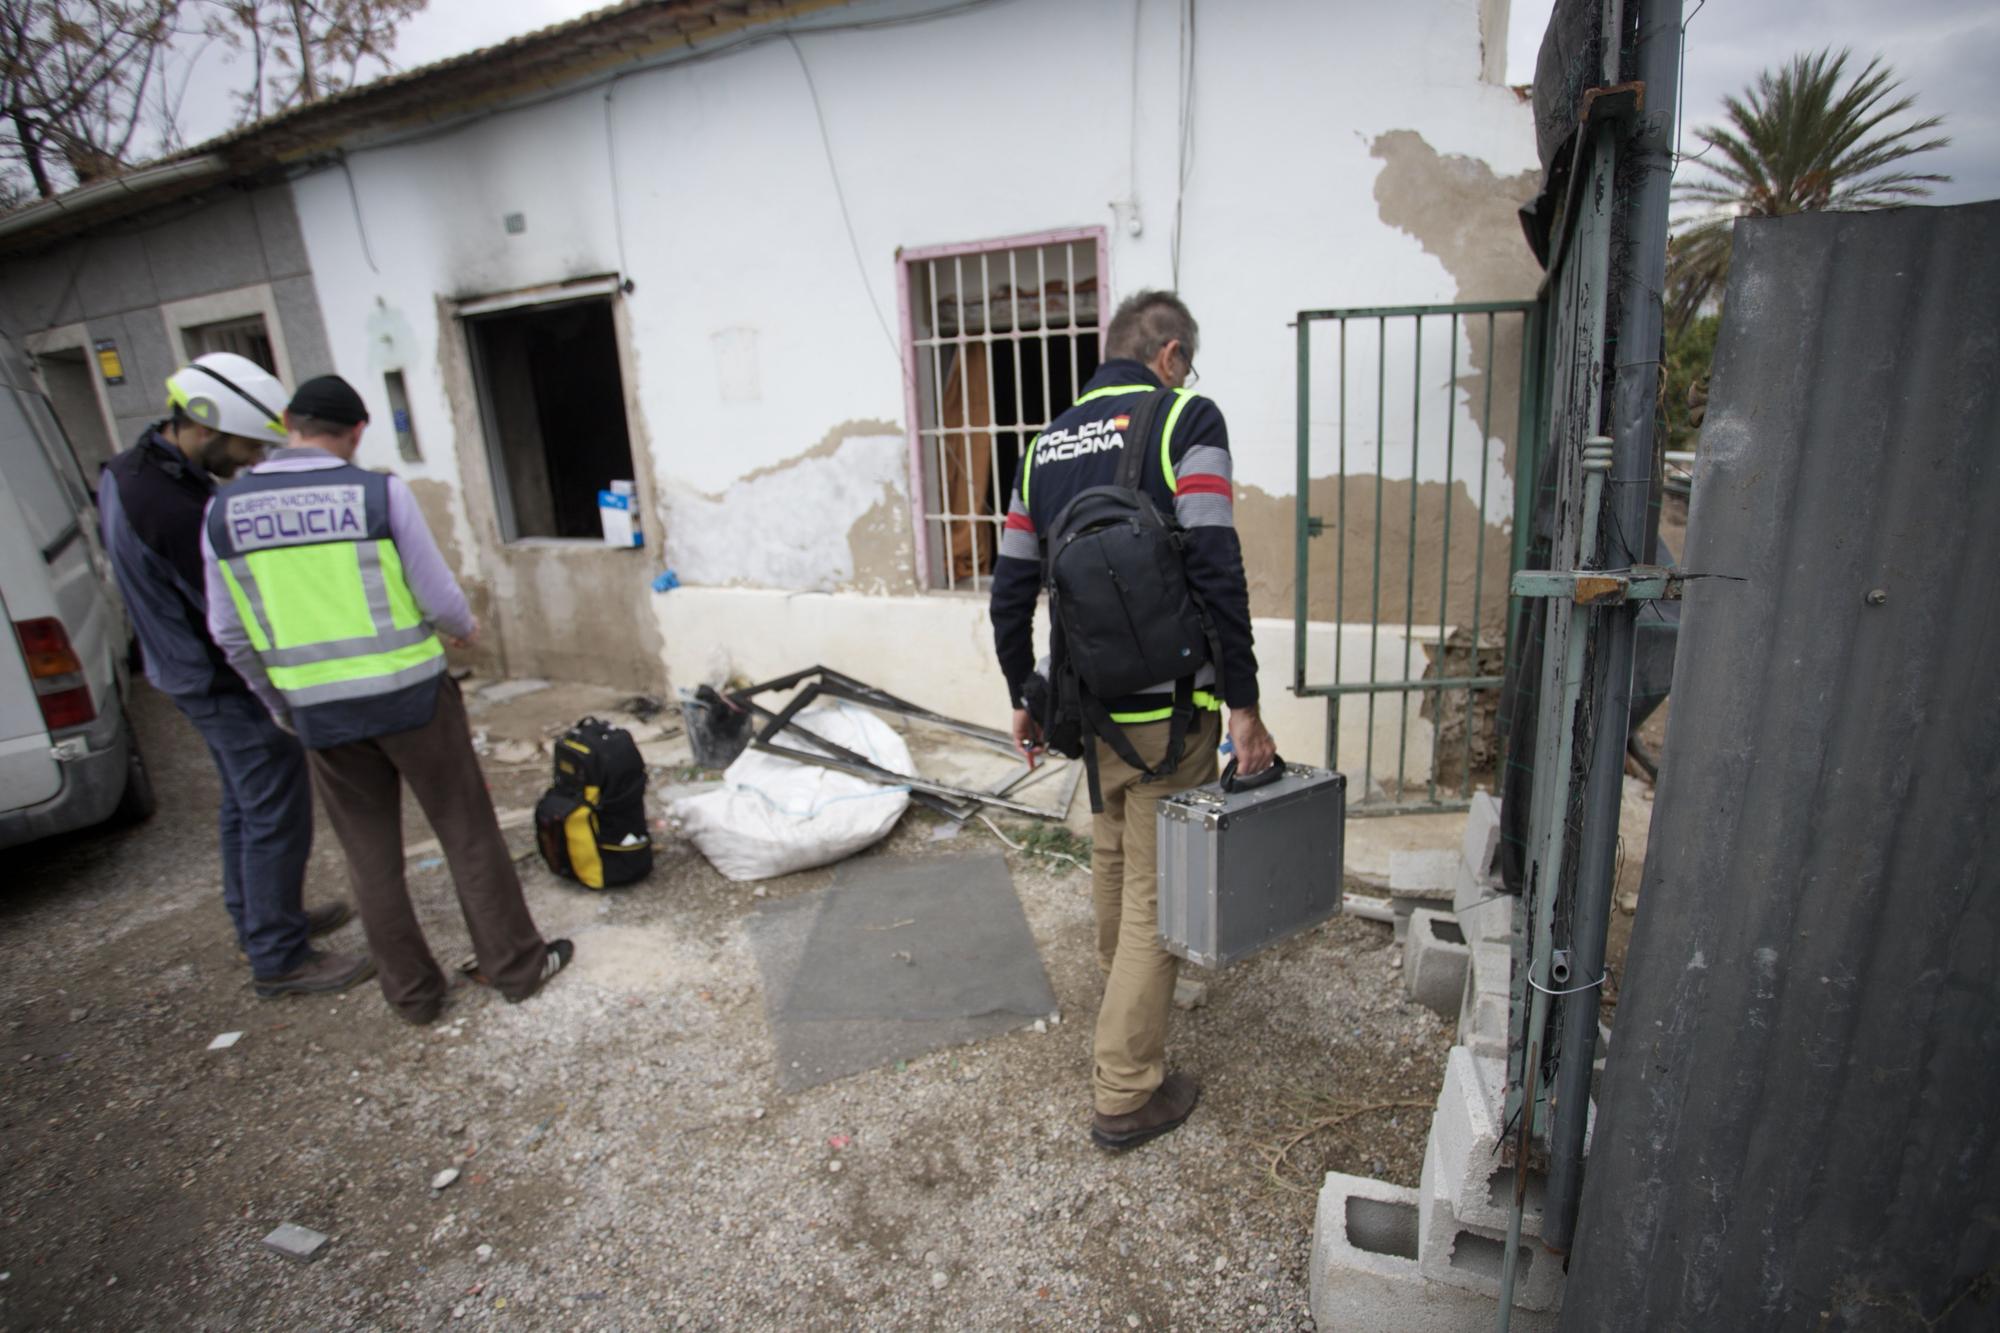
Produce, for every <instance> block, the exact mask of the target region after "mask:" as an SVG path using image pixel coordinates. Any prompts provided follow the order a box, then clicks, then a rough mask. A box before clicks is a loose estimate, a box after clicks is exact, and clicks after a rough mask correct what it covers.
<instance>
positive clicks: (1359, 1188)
mask: <svg viewBox="0 0 2000 1333" xmlns="http://www.w3.org/2000/svg"><path fill="white" fill-rule="evenodd" d="M1421 1211H1422V1210H1421V1208H1420V1206H1419V1202H1418V1194H1417V1191H1415V1190H1412V1189H1408V1188H1406V1187H1404V1186H1401V1185H1390V1184H1387V1183H1385V1182H1383V1181H1380V1180H1364V1179H1362V1178H1361V1177H1359V1176H1344V1175H1338V1174H1333V1175H1329V1176H1327V1178H1326V1184H1325V1185H1324V1186H1323V1187H1322V1188H1321V1190H1320V1195H1319V1209H1318V1212H1317V1214H1316V1216H1315V1218H1314V1223H1313V1250H1312V1261H1311V1272H1310V1274H1309V1283H1310V1287H1311V1299H1312V1316H1313V1322H1314V1323H1315V1324H1316V1325H1317V1326H1318V1328H1319V1330H1320V1333H1380V1330H1385V1329H1386V1330H1396V1331H1397V1333H1484V1330H1486V1329H1490V1328H1492V1327H1493V1323H1494V1315H1495V1312H1496V1303H1495V1301H1494V1300H1492V1299H1491V1298H1488V1297H1483V1296H1480V1295H1478V1294H1477V1293H1475V1292H1472V1291H1468V1290H1466V1289H1464V1288H1463V1287H1460V1286H1455V1285H1448V1284H1440V1283H1436V1282H1431V1281H1428V1280H1426V1279H1425V1278H1424V1276H1423V1274H1422V1272H1421V1270H1420V1268H1419V1267H1418V1262H1417V1258H1416V1255H1417V1245H1418V1237H1419V1234H1420V1233H1419V1230H1418V1226H1419V1223H1420V1221H1421ZM1513 1327H1515V1328H1517V1329H1522V1330H1526V1331H1527V1333H1544V1331H1545V1330H1551V1329H1553V1328H1554V1327H1555V1320H1554V1318H1553V1317H1552V1316H1550V1315H1548V1314H1545V1313H1542V1312H1539V1311H1532V1310H1523V1309H1520V1308H1519V1307H1518V1305H1517V1308H1516V1310H1515V1316H1514V1320H1513Z"/></svg>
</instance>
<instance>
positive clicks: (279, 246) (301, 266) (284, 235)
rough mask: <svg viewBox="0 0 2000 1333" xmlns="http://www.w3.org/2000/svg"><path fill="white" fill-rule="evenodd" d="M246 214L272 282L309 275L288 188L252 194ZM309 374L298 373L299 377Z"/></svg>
mask: <svg viewBox="0 0 2000 1333" xmlns="http://www.w3.org/2000/svg"><path fill="white" fill-rule="evenodd" d="M250 211H251V213H252V215H253V216H254V217H255V218H256V221H257V238H258V240H260V241H262V242H263V245H264V270H265V272H267V273H269V274H270V275H271V277H272V279H273V280H276V279H278V278H289V277H296V276H300V275H303V274H309V273H311V272H312V260H311V259H309V258H308V257H307V255H306V242H305V237H304V236H303V235H302V234H301V233H300V231H299V213H298V209H297V208H296V207H294V206H293V200H292V191H291V187H290V186H285V185H281V186H276V187H273V188H270V189H263V190H257V191H254V192H253V193H252V194H251V195H250ZM307 373H310V372H301V377H302V378H303V376H304V375H305V374H307Z"/></svg>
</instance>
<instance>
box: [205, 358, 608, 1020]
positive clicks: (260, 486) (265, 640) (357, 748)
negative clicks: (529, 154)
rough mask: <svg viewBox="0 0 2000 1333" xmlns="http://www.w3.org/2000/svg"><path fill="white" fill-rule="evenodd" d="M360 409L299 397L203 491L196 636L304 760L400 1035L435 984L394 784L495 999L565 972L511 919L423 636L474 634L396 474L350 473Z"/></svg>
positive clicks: (438, 666)
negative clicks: (202, 588)
mask: <svg viewBox="0 0 2000 1333" xmlns="http://www.w3.org/2000/svg"><path fill="white" fill-rule="evenodd" d="M367 424H368V411H367V408H366V406H365V405H364V404H363V402H362V400H361V396H360V395H359V394H358V393H356V392H355V391H354V388H353V387H352V386H351V385H349V384H348V383H347V381H345V380H343V379H341V378H340V377H338V376H335V375H323V376H321V377H320V378H318V379H315V380H310V381H308V382H307V383H305V384H303V385H301V386H300V387H299V391H298V392H297V393H296V394H295V395H294V396H293V398H292V401H291V405H290V407H289V408H287V410H286V412H285V426H286V429H287V431H288V433H289V439H290V445H291V447H289V448H286V449H282V450H279V451H278V452H277V453H275V454H274V455H273V456H272V457H271V458H270V459H269V460H268V461H266V462H264V463H262V464H260V465H259V466H257V467H255V468H253V469H252V470H251V471H250V472H249V474H248V475H246V476H244V477H242V478H241V479H239V480H237V481H235V482H233V483H232V484H230V485H229V486H226V487H224V488H223V489H222V490H221V491H219V492H217V494H216V497H215V499H214V501H213V502H212V503H211V504H210V506H209V510H208V519H207V525H206V529H205V531H204V533H203V538H202V543H203V554H204V557H205V561H206V573H207V583H208V615H209V628H210V630H211V631H212V632H213V634H214V636H215V641H216V643H217V644H218V645H220V646H221V647H222V649H223V651H224V652H225V653H227V654H228V657H229V661H230V663H231V665H233V666H235V668H236V669H237V671H238V672H239V673H241V674H242V676H243V678H244V679H245V680H246V681H248V682H249V684H250V687H251V689H252V690H254V691H255V692H256V693H257V695H258V697H259V698H261V699H262V700H263V701H264V703H265V706H266V707H268V708H269V709H270V710H271V714H272V716H273V717H274V718H276V719H277V720H278V722H279V724H280V725H281V726H285V727H288V728H290V729H291V730H293V731H295V732H297V733H298V737H299V740H300V741H301V742H302V743H303V744H304V745H305V747H306V751H307V758H308V761H309V763H310V766H311V769H312V775H313V782H314V785H315V786H316V787H317V788H318V789H319V794H320V799H321V801H322V802H323V803H324V804H325V806H326V811H327V816H328V818H329V819H330V820H331V821H332V823H333V828H334V832H335V833H336V834H337V835H338V836H339V838H340V842H341V846H342V848H343V849H344V850H345V851H346V853H347V865H348V872H349V875H350V877H351V878H352V881H353V886H354V898H355V902H356V904H357V906H358V907H359V908H360V913H361V925H362V929H363V930H364V931H365V932H366V934H367V936H368V944H369V948H370V951H371V952H372V953H373V954H374V958H375V964H376V967H377V969H378V972H379V975H380V978H381V983H382V993H383V995H384V996H385V997H386V998H387V1000H388V1001H389V1004H390V1006H391V1007H392V1008H394V1009H395V1010H396V1012H397V1013H398V1014H400V1015H401V1016H402V1017H403V1018H405V1019H408V1020H409V1021H410V1022H412V1023H418V1024H423V1023H429V1022H431V1021H432V1020H433V1019H435V1018H436V1017H437V1015H438V1013H439V1011H440V1009H441V1008H442V1007H443V1004H444V1000H445V993H446V987H447V982H446V978H445V975H444V973H443V971H442V970H441V969H440V968H439V967H438V965H437V961H436V959H434V958H433V957H432V956H431V952H430V949H429V947H428V946H427V945H426V944H425V942H424V936H423V930H422V928H421V927H420V926H419V925H418V923H417V917H416V912H415V910H414V909H413V908H412V906H411V903H410V895H409V889H408V887H407V885H406V884H405V882H404V878H403V834H402V784H403V782H404V781H406V780H407V781H408V782H409V784H410V788H411V790H412V791H413V792H414V793H415V795H416V797H417V801H418V803H419V804H420V805H421V806H422V807H423V810H424V814H425V816H426V817H427V818H428V819H429V820H430V822H431V826H432V828H434V829H435V830H436V831H437V835H438V840H439V842H440V843H441V844H442V845H443V848H444V854H445V859H446V861H447V862H448V863H449V865H450V866H451V873H452V880H453V882H454V883H455V884H456V886H457V889H458V900H459V906H460V908H461V910H462V911H463V912H464V914H465V923H466V927H467V929H468V930H469V931H470V933H471V935H472V943H473V949H474V951H475V953H476V954H477V956H478V959H479V966H480V970H481V972H483V973H484V975H485V976H486V977H487V978H488V979H490V980H491V981H492V983H493V984H494V985H495V986H496V987H497V988H498V989H499V990H500V991H501V993H502V994H503V995H505V996H506V997H507V999H509V1000H510V1001H519V1000H524V999H527V998H528V997H529V996H530V995H533V994H534V993H535V992H536V991H537V990H538V989H540V987H541V985H542V983H543V982H545V981H547V980H548V979H549V978H550V977H552V976H554V975H555V974H556V973H557V972H558V971H560V970H561V969H562V968H563V966H564V965H565V964H566V963H568V961H569V959H570V957H571V954H572V949H571V945H570V942H569V941H568V940H554V941H548V942H545V941H544V940H543V939H542V936H541V933H540V932H539V931H538V930H537V929H536V928H535V923H534V919H533V918H532V917H531V916H530V915H529V913H528V905H527V902H526V900H525V899H524V898H523V897H522V894H521V881H520V877H519V876H518V875H517V874H516V873H515V870H514V860H513V857H512V855H511V854H510V853H509V852H508V850H507V843H506V840H505V839H504V838H503V837H502V836H501V833H500V825H499V821H498V820H497V819H496V818H495V816H494V813H493V802H492V799H491V797H489V796H488V794H487V791H486V783H485V779H484V777H483V776H482V775H481V773H480V770H479V760H478V758H477V757H476V756H475V755H474V754H473V750H472V737H471V733H470V731H469V729H468V727H467V723H466V717H465V705H464V703H463V701H462V700H461V699H460V697H459V692H458V684H457V682H456V681H453V680H452V679H451V678H450V677H449V676H448V675H447V674H446V672H445V656H444V645H443V644H442V643H440V642H439V637H438V632H439V630H442V631H443V632H444V634H445V636H446V637H447V639H448V640H449V641H450V642H451V643H453V644H454V645H455V646H462V645H465V644H469V643H470V642H472V641H473V640H474V639H475V638H476V637H477V636H478V633H479V624H478V621H477V620H476V619H475V618H474V617H473V615H472V611H471V608H470V607H469V606H468V605H467V604H466V600H465V594H464V593H463V592H462V591H461V590H460V589H459V586H458V583H457V581H456V580H455V579H454V578H453V577H452V575H451V571H450V570H449V569H448V568H447V567H446V565H445V563H444V558H443V556H442V555H440V554H439V552H438V549H437V543H436V542H435V541H434V540H433V539H432V537H431V534H430V529H429V528H427V527H426V526H425V524H424V520H423V515H422V514H421V512H420V511H419V510H418V508H417V503H416V499H415V497H414V496H412V495H411V493H410V490H409V488H408V487H407V486H405V485H404V484H403V483H402V481H401V480H399V479H398V478H395V477H392V476H388V475H386V474H384V473H379V472H370V471H368V470H366V469H363V468H360V467H357V466H355V464H354V461H353V460H354V455H355V452H356V450H358V449H359V448H360V445H361V435H362V432H363V430H364V429H365V428H366V426H367Z"/></svg>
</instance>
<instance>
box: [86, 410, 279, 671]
mask: <svg viewBox="0 0 2000 1333" xmlns="http://www.w3.org/2000/svg"><path fill="white" fill-rule="evenodd" d="M214 493H215V479H214V478H213V477H211V476H209V475H208V473H206V472H204V471H203V470H202V469H201V468H200V467H199V466H198V465H197V464H195V463H194V462H193V461H192V460H191V459H189V458H188V456H187V455H186V454H183V453H182V452H181V451H180V450H179V449H176V448H175V447H174V446H173V445H172V444H170V443H168V442H167V439H166V437H165V436H163V435H161V434H160V432H159V428H158V427H157V426H155V427H153V428H151V429H149V430H148V431H147V432H146V433H145V434H144V435H142V436H140V437H139V442H138V443H137V444H135V445H133V446H132V447H131V448H130V449H127V450H126V451H125V452H124V453H122V454H119V455H118V456H117V457H116V458H114V459H112V460H111V461H110V462H109V463H106V464H105V465H104V474H103V477H102V478H101V479H100V481H99V484H98V487H97V508H98V518H99V522H100V524H101V526H102V529H103V534H104V551H105V554H106V555H108V556H109V557H110V558H111V573H112V576H113V577H114V578H115V579H116V580H117V582H118V592H119V594H120V595H121V596H122V597H123V598H124V599H125V613H126V614H127V615H128V616H130V617H131V619H132V628H133V630H134V632H136V633H137V634H138V636H139V646H140V648H141V649H142V650H143V651H144V653H145V658H146V679H147V680H150V681H152V682H153V685H154V686H155V687H156V688H157V689H159V690H160V692H161V693H163V694H170V695H174V696H176V697H178V698H183V699H186V698H197V699H198V698H206V697H207V696H209V695H216V694H241V693H243V692H244V691H246V690H248V689H249V686H247V685H245V684H244V683H243V678H242V677H240V676H238V675H237V674H236V672H235V671H234V670H233V669H232V668H231V667H230V665H229V660H228V659H227V658H225V657H224V656H223V655H222V650H221V649H220V648H218V647H216V646H215V641H214V640H212V639H210V638H209V637H208V598H207V596H206V593H205V591H204V588H203V582H204V579H203V574H202V564H201V522H202V511H203V510H204V509H205V508H206V507H207V505H208V500H209V497H210V496H211V495H213V494H214Z"/></svg>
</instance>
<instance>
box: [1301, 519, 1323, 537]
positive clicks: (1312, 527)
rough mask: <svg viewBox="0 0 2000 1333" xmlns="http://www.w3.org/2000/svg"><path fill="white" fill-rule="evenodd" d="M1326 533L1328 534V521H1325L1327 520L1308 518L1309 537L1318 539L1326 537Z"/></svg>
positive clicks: (1307, 530)
mask: <svg viewBox="0 0 2000 1333" xmlns="http://www.w3.org/2000/svg"><path fill="white" fill-rule="evenodd" d="M1325 532H1326V520H1325V519H1323V518H1308V519H1307V520H1306V536H1308V537H1318V536H1322V535H1324V534H1325Z"/></svg>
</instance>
